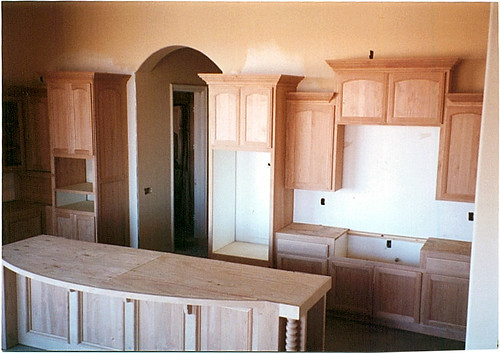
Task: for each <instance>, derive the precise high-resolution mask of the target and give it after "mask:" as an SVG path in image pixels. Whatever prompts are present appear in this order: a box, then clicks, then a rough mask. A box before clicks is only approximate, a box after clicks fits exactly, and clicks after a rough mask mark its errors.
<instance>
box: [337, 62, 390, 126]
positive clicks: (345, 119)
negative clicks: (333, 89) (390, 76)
mask: <svg viewBox="0 0 500 353" xmlns="http://www.w3.org/2000/svg"><path fill="white" fill-rule="evenodd" d="M336 75H337V78H336V80H337V81H336V82H337V89H338V92H340V99H339V103H338V105H339V119H338V122H339V123H351V124H383V123H385V117H386V114H387V74H385V73H367V72H339V73H336Z"/></svg>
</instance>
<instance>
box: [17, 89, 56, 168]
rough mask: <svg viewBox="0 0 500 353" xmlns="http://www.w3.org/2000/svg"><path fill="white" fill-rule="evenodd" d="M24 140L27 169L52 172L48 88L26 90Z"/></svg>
mask: <svg viewBox="0 0 500 353" xmlns="http://www.w3.org/2000/svg"><path fill="white" fill-rule="evenodd" d="M25 102H26V104H25V107H26V109H25V114H24V123H23V125H24V141H25V151H26V153H25V157H26V171H28V172H47V173H50V134H49V111H48V98H47V90H46V89H35V88H30V89H28V90H27V91H26V98H25Z"/></svg>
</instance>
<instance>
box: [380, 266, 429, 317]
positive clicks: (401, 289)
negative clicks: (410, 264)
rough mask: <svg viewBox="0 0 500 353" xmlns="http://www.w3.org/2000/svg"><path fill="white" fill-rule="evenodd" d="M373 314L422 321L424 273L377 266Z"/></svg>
mask: <svg viewBox="0 0 500 353" xmlns="http://www.w3.org/2000/svg"><path fill="white" fill-rule="evenodd" d="M374 276H375V282H374V292H373V316H374V317H375V318H380V319H383V320H384V319H387V320H393V321H396V322H404V323H415V324H418V323H419V322H420V288H421V284H422V273H421V272H419V271H415V270H410V269H401V268H394V267H383V266H377V267H375V271H374Z"/></svg>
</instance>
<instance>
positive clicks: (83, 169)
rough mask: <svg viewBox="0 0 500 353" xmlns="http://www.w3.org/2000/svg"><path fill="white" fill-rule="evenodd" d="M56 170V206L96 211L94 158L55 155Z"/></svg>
mask: <svg viewBox="0 0 500 353" xmlns="http://www.w3.org/2000/svg"><path fill="white" fill-rule="evenodd" d="M54 170H55V205H56V207H57V208H62V209H68V210H75V211H82V212H94V173H93V171H94V168H93V161H92V159H85V158H62V157H55V158H54Z"/></svg>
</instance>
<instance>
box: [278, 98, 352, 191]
mask: <svg viewBox="0 0 500 353" xmlns="http://www.w3.org/2000/svg"><path fill="white" fill-rule="evenodd" d="M332 99H333V94H332V93H307V92H290V93H289V94H288V95H287V128H286V130H287V134H286V157H285V163H286V176H285V184H286V187H287V188H291V189H310V190H332V189H333V190H336V189H337V187H336V186H337V185H341V184H342V180H340V181H339V180H337V177H338V176H339V175H340V176H341V175H342V171H341V170H340V172H338V171H337V169H338V167H340V169H341V168H342V157H343V153H341V152H342V149H343V146H341V147H339V144H342V145H343V138H342V139H339V138H338V134H339V132H338V131H336V125H335V116H334V114H335V112H334V103H333V101H332ZM341 130H342V131H340V133H342V132H343V127H341ZM342 137H343V134H342ZM339 152H340V153H339ZM339 161H340V163H339Z"/></svg>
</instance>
